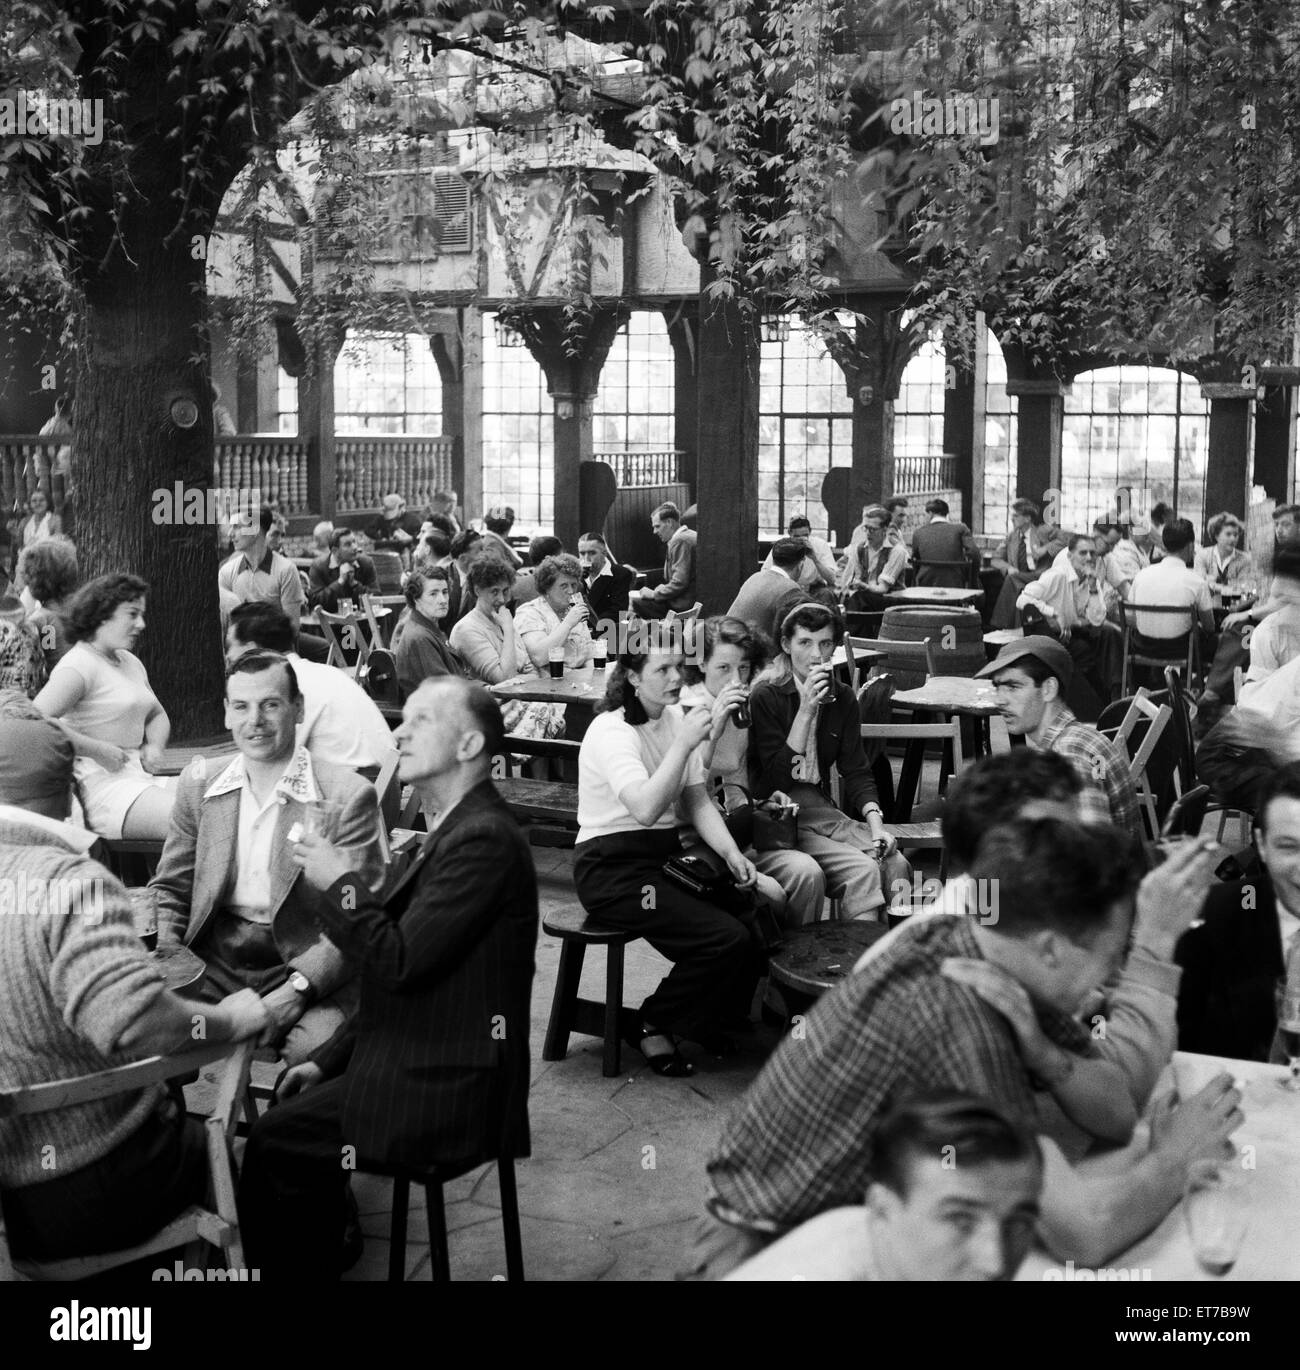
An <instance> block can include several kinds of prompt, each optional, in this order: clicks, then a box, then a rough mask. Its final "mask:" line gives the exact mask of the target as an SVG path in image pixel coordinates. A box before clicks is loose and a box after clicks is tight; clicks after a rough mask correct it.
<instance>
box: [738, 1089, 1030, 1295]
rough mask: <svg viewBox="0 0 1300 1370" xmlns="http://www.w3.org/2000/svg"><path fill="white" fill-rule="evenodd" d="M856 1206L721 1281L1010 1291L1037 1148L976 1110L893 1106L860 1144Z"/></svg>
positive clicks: (1000, 1115) (923, 1100) (913, 1103)
mask: <svg viewBox="0 0 1300 1370" xmlns="http://www.w3.org/2000/svg"><path fill="white" fill-rule="evenodd" d="M871 1158H872V1159H871V1183H870V1185H869V1186H868V1188H867V1193H866V1202H865V1204H864V1205H863V1206H862V1207H860V1208H859V1207H845V1208H833V1209H829V1210H828V1211H827V1212H825V1213H821V1214H819V1215H818V1216H817V1217H815V1218H812V1219H810V1220H809V1221H808V1222H806V1223H804V1224H803V1225H802V1226H800V1227H797V1228H795V1230H794V1231H793V1232H791V1233H790V1234H789V1235H788V1236H786V1237H782V1238H781V1240H780V1241H778V1242H775V1243H773V1245H771V1246H769V1247H768V1248H767V1249H766V1250H764V1251H762V1252H760V1253H759V1254H758V1255H757V1256H754V1257H753V1258H752V1259H751V1260H748V1261H746V1262H745V1264H744V1265H742V1266H740V1267H739V1268H738V1269H736V1270H734V1271H732V1273H731V1274H730V1275H728V1276H727V1277H726V1278H727V1279H728V1280H871V1281H874V1280H909V1281H911V1280H916V1281H930V1280H948V1281H951V1280H963V1281H992V1280H1009V1279H1011V1277H1012V1276H1013V1275H1014V1274H1015V1272H1016V1270H1017V1268H1018V1267H1019V1266H1020V1263H1021V1262H1022V1261H1023V1260H1024V1258H1025V1257H1026V1256H1027V1255H1028V1254H1029V1249H1030V1247H1031V1246H1032V1245H1033V1240H1034V1229H1035V1226H1036V1224H1037V1222H1038V1197H1039V1194H1040V1193H1041V1191H1042V1187H1043V1157H1042V1152H1041V1151H1040V1149H1039V1146H1038V1139H1037V1138H1036V1137H1035V1136H1034V1135H1033V1133H1032V1132H1030V1131H1029V1130H1028V1129H1027V1128H1025V1127H1024V1126H1023V1125H1022V1124H1020V1123H1017V1122H1013V1121H1012V1120H1011V1118H1010V1117H1008V1116H1007V1114H1005V1113H1004V1112H1003V1111H1002V1110H1001V1109H999V1108H997V1107H996V1106H994V1105H993V1104H991V1103H988V1102H986V1101H985V1100H983V1099H976V1098H973V1097H971V1096H969V1095H964V1094H957V1093H953V1092H949V1091H941V1092H935V1093H932V1094H920V1095H916V1096H915V1097H913V1098H911V1099H909V1100H907V1101H906V1102H905V1103H902V1104H900V1105H899V1106H898V1107H897V1108H896V1109H894V1111H893V1112H892V1113H891V1114H890V1115H889V1116H888V1117H887V1118H885V1119H884V1120H883V1121H882V1122H881V1124H880V1127H879V1128H878V1129H877V1131H876V1133H875V1135H874V1136H873V1137H872V1139H871Z"/></svg>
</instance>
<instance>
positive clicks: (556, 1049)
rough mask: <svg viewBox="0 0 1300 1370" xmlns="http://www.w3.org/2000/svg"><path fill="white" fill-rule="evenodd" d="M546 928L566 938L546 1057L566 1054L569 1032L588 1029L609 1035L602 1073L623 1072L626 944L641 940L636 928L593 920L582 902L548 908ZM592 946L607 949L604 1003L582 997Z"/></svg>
mask: <svg viewBox="0 0 1300 1370" xmlns="http://www.w3.org/2000/svg"><path fill="white" fill-rule="evenodd" d="M542 929H543V931H545V932H546V933H547V934H548V935H549V936H551V937H558V938H560V940H561V941H562V942H563V946H562V947H561V948H560V970H559V974H558V975H557V976H556V977H555V996H554V998H553V999H552V1000H551V1018H550V1021H549V1022H548V1023H547V1025H546V1041H545V1043H544V1044H543V1046H542V1060H543V1061H562V1060H564V1057H565V1054H566V1053H567V1052H568V1049H569V1033H571V1032H582V1033H585V1034H586V1035H587V1036H589V1037H602V1038H604V1041H605V1049H604V1053H603V1055H602V1058H601V1073H602V1074H603V1075H617V1074H618V1072H619V1053H620V1047H621V1041H622V1033H621V1027H622V1023H621V1018H622V1010H623V948H624V947H625V946H627V944H628V943H629V942H634V941H636V934H635V933H631V932H621V931H619V930H618V929H616V928H602V927H601V926H600V925H599V924H592V923H589V922H588V920H587V913H586V910H585V909H583V908H582V907H581V905H576V906H574V907H573V908H565V909H559V910H557V911H556V912H555V913H548V914H547V915H546V917H545V918H543V919H542ZM591 946H603V947H604V948H605V950H606V961H605V1002H604V1003H603V1004H598V1003H596V1002H595V1001H594V1000H592V999H580V998H579V997H578V988H579V986H580V985H581V983H582V963H583V960H584V959H585V958H586V955H587V948H588V947H591Z"/></svg>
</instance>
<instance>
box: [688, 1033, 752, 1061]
mask: <svg viewBox="0 0 1300 1370" xmlns="http://www.w3.org/2000/svg"><path fill="white" fill-rule="evenodd" d="M688 1035H689V1038H690V1040H691V1041H692V1042H697V1043H698V1044H699V1045H700V1046H702V1047H703V1048H704V1050H705V1051H707V1052H708V1053H709V1055H710V1056H735V1055H736V1053H737V1052H738V1051H739V1050H740V1047H739V1046H737V1045H736V1042H735V1041H734V1040H733V1039H732V1037H731V1036H730V1035H729V1034H728V1033H726V1032H724V1031H723V1030H722V1028H721V1027H718V1026H716V1025H715V1026H709V1027H698V1028H692V1029H691V1031H690V1033H689V1034H688Z"/></svg>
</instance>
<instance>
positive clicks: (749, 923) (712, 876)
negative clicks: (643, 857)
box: [663, 848, 785, 956]
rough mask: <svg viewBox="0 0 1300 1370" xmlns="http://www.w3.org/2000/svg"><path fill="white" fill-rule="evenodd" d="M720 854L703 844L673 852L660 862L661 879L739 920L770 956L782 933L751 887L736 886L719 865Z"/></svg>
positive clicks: (778, 947)
mask: <svg viewBox="0 0 1300 1370" xmlns="http://www.w3.org/2000/svg"><path fill="white" fill-rule="evenodd" d="M721 861H722V858H721V857H720V856H718V855H717V853H716V852H713V851H709V850H708V849H707V848H706V849H705V852H704V853H703V854H699V855H692V856H674V857H673V858H672V859H671V860H669V861H665V862H664V867H663V873H664V879H665V880H667V881H669V882H670V883H671V884H674V885H676V886H677V888H678V889H680V890H685V891H686V893H687V894H691V895H694V896H695V898H696V899H703V900H704V901H705V902H706V903H709V904H716V905H717V907H718V908H720V909H722V910H723V912H724V913H729V914H731V916H732V917H733V918H735V919H736V921H737V922H738V923H740V924H742V925H743V926H744V928H745V930H746V931H747V932H748V933H749V936H750V939H751V940H752V941H753V942H754V944H755V945H756V946H757V947H758V949H759V950H760V951H761V952H762V953H763V955H765V956H772V955H774V954H775V953H776V952H778V951H780V950H781V948H782V947H783V946H784V945H785V937H784V934H783V933H782V931H781V925H780V924H779V923H778V922H777V921H776V916H775V915H774V914H773V912H772V910H771V908H770V907H769V906H768V905H767V904H766V903H760V901H759V900H758V899H757V898H756V897H755V895H754V892H753V890H742V889H739V888H737V886H736V882H735V880H733V879H732V876H731V872H730V871H729V870H727V869H726V868H725V867H723V868H722V869H721V870H719V868H718V867H719V864H720V863H721Z"/></svg>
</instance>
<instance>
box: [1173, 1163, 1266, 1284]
mask: <svg viewBox="0 0 1300 1370" xmlns="http://www.w3.org/2000/svg"><path fill="white" fill-rule="evenodd" d="M1249 1200H1250V1192H1249V1186H1248V1172H1247V1171H1245V1170H1242V1169H1241V1167H1240V1166H1239V1165H1238V1164H1237V1163H1236V1162H1229V1163H1227V1164H1221V1163H1219V1162H1218V1161H1193V1162H1192V1164H1191V1165H1190V1166H1189V1167H1188V1170H1187V1183H1186V1185H1185V1186H1184V1189H1183V1216H1184V1217H1185V1218H1186V1219H1187V1232H1188V1235H1189V1236H1190V1237H1191V1239H1192V1250H1193V1252H1194V1253H1195V1255H1196V1260H1197V1263H1198V1264H1199V1265H1200V1267H1201V1269H1202V1270H1204V1271H1205V1272H1206V1273H1207V1274H1210V1275H1214V1276H1216V1277H1221V1276H1223V1275H1226V1274H1227V1273H1228V1271H1229V1270H1231V1269H1232V1267H1233V1266H1234V1265H1235V1264H1236V1263H1237V1257H1238V1256H1239V1255H1240V1254H1241V1244H1242V1242H1243V1241H1244V1240H1245V1237H1246V1229H1247V1227H1248V1226H1249V1224H1250V1208H1249Z"/></svg>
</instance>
